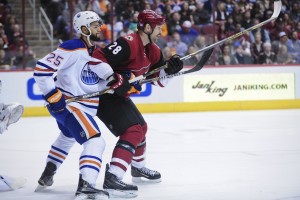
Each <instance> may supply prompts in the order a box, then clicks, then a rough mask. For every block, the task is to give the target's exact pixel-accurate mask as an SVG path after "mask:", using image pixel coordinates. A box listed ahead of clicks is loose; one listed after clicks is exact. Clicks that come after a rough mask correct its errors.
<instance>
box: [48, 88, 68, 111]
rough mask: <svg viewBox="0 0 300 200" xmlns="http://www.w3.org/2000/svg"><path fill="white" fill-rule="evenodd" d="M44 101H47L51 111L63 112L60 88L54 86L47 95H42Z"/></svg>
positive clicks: (63, 101) (63, 105)
mask: <svg viewBox="0 0 300 200" xmlns="http://www.w3.org/2000/svg"><path fill="white" fill-rule="evenodd" d="M44 98H45V99H46V101H47V102H48V103H49V109H50V110H51V111H52V112H53V113H59V112H63V111H64V110H65V108H66V102H65V98H64V97H63V95H62V93H61V91H60V90H58V89H57V88H55V89H54V90H52V91H51V92H49V93H48V94H47V95H45V96H44Z"/></svg>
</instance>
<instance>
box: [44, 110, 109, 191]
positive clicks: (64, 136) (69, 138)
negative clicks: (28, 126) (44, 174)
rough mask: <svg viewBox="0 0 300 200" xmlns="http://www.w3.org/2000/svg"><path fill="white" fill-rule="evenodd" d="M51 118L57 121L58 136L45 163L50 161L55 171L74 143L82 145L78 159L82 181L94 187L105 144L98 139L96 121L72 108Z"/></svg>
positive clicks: (101, 139)
mask: <svg viewBox="0 0 300 200" xmlns="http://www.w3.org/2000/svg"><path fill="white" fill-rule="evenodd" d="M49 111H50V110H49ZM50 113H51V111H50ZM51 115H52V116H54V117H55V118H56V119H57V124H58V127H59V129H60V131H61V133H60V134H59V136H58V137H57V139H56V140H55V141H54V143H53V144H52V146H51V149H50V151H49V154H48V157H47V162H49V161H50V162H53V163H54V164H55V165H56V166H57V168H58V167H59V166H60V165H61V164H62V163H63V162H64V160H65V159H66V157H67V155H68V153H69V152H70V150H71V148H72V146H73V145H74V144H75V142H76V141H77V142H78V143H79V144H81V145H82V146H83V151H82V153H81V156H80V159H79V168H80V173H81V174H82V178H83V179H84V180H85V181H87V182H89V183H90V184H92V185H95V184H96V180H97V177H98V174H99V172H100V169H101V165H102V154H103V151H104V149H105V141H104V140H103V138H102V137H101V133H100V129H99V127H98V125H97V124H96V122H95V120H94V119H93V117H92V116H91V115H89V114H87V113H85V112H82V111H81V110H79V109H77V108H75V107H72V106H67V109H66V111H65V112H64V113H63V114H61V113H60V114H59V115H60V116H55V115H57V114H56V113H51Z"/></svg>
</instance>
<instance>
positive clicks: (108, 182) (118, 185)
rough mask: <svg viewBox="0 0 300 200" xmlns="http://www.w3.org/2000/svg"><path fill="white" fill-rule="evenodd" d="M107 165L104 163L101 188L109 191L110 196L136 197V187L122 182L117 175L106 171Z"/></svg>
mask: <svg viewBox="0 0 300 200" xmlns="http://www.w3.org/2000/svg"><path fill="white" fill-rule="evenodd" d="M108 168H109V165H108V164H107V165H106V172H105V178H104V183H103V189H104V190H105V191H107V192H108V193H109V196H110V197H119V198H131V197H136V196H137V193H138V187H137V186H136V185H130V184H127V183H124V182H123V181H122V180H120V179H118V177H117V176H116V175H114V174H112V173H110V172H109V171H108Z"/></svg>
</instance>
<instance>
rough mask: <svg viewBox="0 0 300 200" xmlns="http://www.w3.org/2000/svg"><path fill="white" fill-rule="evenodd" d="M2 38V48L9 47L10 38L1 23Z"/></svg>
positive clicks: (0, 33)
mask: <svg viewBox="0 0 300 200" xmlns="http://www.w3.org/2000/svg"><path fill="white" fill-rule="evenodd" d="M0 38H1V40H2V43H1V45H0V49H7V48H8V39H7V36H6V34H5V32H4V27H3V24H2V23H0Z"/></svg>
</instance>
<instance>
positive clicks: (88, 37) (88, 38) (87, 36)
mask: <svg viewBox="0 0 300 200" xmlns="http://www.w3.org/2000/svg"><path fill="white" fill-rule="evenodd" d="M86 28H87V29H88V31H89V33H90V34H88V35H87V34H85V33H83V32H82V31H81V34H82V35H84V36H86V39H87V41H88V43H89V45H91V46H94V45H93V44H92V43H91V40H90V36H91V34H92V32H91V30H90V28H88V27H86Z"/></svg>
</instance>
